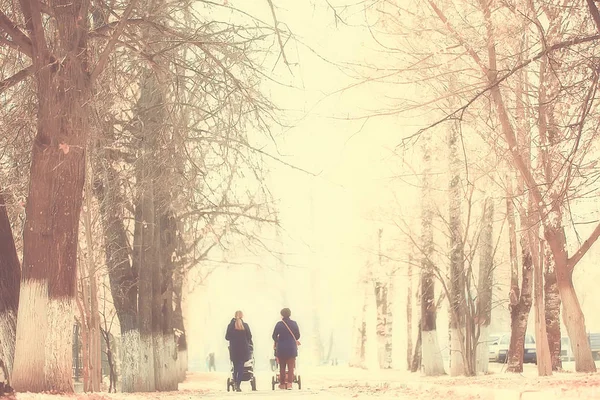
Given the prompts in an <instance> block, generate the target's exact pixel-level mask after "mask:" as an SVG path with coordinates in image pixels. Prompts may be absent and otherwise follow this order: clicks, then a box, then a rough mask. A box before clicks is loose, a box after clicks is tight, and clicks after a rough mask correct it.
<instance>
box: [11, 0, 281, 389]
mask: <svg viewBox="0 0 600 400" xmlns="http://www.w3.org/2000/svg"><path fill="white" fill-rule="evenodd" d="M267 6H268V4H267ZM277 32H278V31H277V29H274V28H272V27H271V26H270V25H269V24H267V23H264V22H262V21H260V20H258V19H256V18H254V17H252V16H250V15H249V14H247V13H244V12H242V11H240V10H236V9H234V8H232V7H230V6H228V5H227V4H209V3H207V2H186V3H181V4H180V3H168V2H162V1H148V2H145V1H131V2H123V3H119V2H116V3H115V2H110V3H106V2H102V1H92V2H86V1H68V2H67V1H62V0H57V1H54V0H51V1H49V2H47V3H40V2H37V1H28V0H23V1H21V2H19V3H11V2H4V3H0V53H1V55H0V58H1V59H2V68H1V70H2V75H1V78H0V95H1V96H2V103H1V108H2V110H1V111H0V112H1V114H0V115H2V117H1V118H2V119H3V124H2V128H0V129H1V130H2V134H1V136H2V138H3V139H2V142H3V143H2V144H3V155H2V162H3V163H4V164H5V165H10V166H15V167H16V166H18V168H16V170H13V169H11V170H8V169H7V170H6V172H5V173H4V174H3V175H4V176H3V179H2V185H3V188H2V189H3V196H4V197H3V199H2V204H1V207H0V209H1V211H2V212H1V213H0V224H1V227H0V231H1V232H2V234H1V235H2V237H1V238H0V243H1V244H0V246H2V249H4V250H5V251H3V252H2V258H1V265H0V296H1V297H0V341H1V343H2V346H0V366H1V367H2V371H3V373H4V374H3V375H4V378H5V379H6V380H7V382H10V384H11V385H12V386H13V388H14V389H15V390H17V391H31V392H40V391H46V390H57V391H64V392H69V391H72V390H73V383H72V359H71V354H72V353H71V340H70V337H71V332H72V330H73V323H74V319H73V318H74V314H75V310H76V309H75V306H76V305H77V309H78V310H79V313H77V314H78V317H77V319H78V320H79V323H80V325H81V326H82V327H83V331H84V334H83V339H84V340H83V347H84V365H85V366H86V367H85V369H84V371H85V372H84V379H85V381H86V382H85V388H86V390H94V391H97V390H100V389H101V386H100V384H101V377H100V372H99V371H100V358H101V357H100V356H99V351H100V345H99V341H100V340H106V341H107V344H108V348H109V349H110V343H109V336H110V335H109V333H110V332H109V330H110V324H108V323H106V324H104V326H101V320H102V318H101V314H102V313H103V312H106V309H104V310H101V307H100V306H99V302H102V303H103V304H106V303H107V302H108V303H109V304H112V307H114V314H115V315H116V317H117V320H118V326H119V328H120V335H121V342H120V346H119V353H120V354H121V360H120V371H119V372H120V376H119V381H120V387H121V389H122V391H128V392H130V391H154V390H173V389H176V388H177V383H178V382H180V381H181V380H182V378H183V377H185V369H186V368H187V352H186V338H185V327H184V324H183V311H182V300H183V296H184V289H183V288H184V286H185V284H184V282H185V277H186V274H187V272H188V271H189V270H190V268H195V267H197V266H198V265H199V264H200V263H201V262H202V260H205V259H206V258H207V257H208V256H209V254H210V252H211V251H212V250H213V249H216V248H218V247H221V248H222V249H226V248H227V244H228V243H229V242H231V241H236V240H238V241H239V240H241V238H244V240H245V241H247V242H249V243H250V244H252V242H253V240H254V239H253V238H254V230H255V228H256V227H257V226H259V225H260V224H265V223H268V224H270V223H276V220H275V218H273V217H272V216H271V206H270V202H271V198H270V195H269V193H268V190H266V188H265V187H264V184H263V177H264V171H263V167H262V152H261V151H260V150H258V149H257V148H256V147H254V146H253V145H252V144H251V143H252V141H256V140H262V138H261V137H259V136H256V135H255V137H254V138H253V139H250V136H251V134H250V133H249V132H268V129H269V124H271V123H272V122H273V121H275V119H274V114H273V108H274V107H273V106H272V105H271V104H270V103H269V101H268V100H266V99H265V98H264V97H263V96H262V95H261V93H260V90H259V88H258V85H259V84H260V81H261V78H262V75H263V73H262V67H261V66H258V65H257V64H255V55H258V54H264V53H265V52H266V54H267V55H268V54H270V53H269V51H268V48H269V46H270V45H271V44H272V41H273V40H277V39H276V33H277ZM275 43H276V42H275ZM267 138H268V135H267ZM28 146H30V148H32V151H31V152H28V150H27V147H28ZM27 166H30V173H29V175H27V174H25V173H23V169H26V168H27ZM9 171H10V172H9ZM13 182H17V184H13ZM27 187H28V189H26V190H27V192H25V188H27ZM4 198H6V202H4ZM23 208H24V209H23ZM82 209H83V213H82V212H81V210H82ZM23 216H24V217H25V220H24V221H22V219H20V218H22V217H23ZM81 222H83V223H81ZM11 228H14V229H16V230H17V231H18V230H20V229H22V232H23V237H22V241H21V238H20V237H19V235H18V234H16V233H17V232H14V233H15V234H14V235H13V232H12V231H11ZM18 255H22V263H21V264H20V263H19V257H18ZM105 277H106V278H107V279H104V278H105ZM106 281H107V284H108V286H109V287H110V293H108V294H106V295H104V294H103V293H102V292H101V291H99V290H98V288H99V287H102V285H103V284H104V282H106ZM108 313H110V312H108ZM104 317H105V318H104V320H105V322H106V319H107V318H106V317H107V315H106V314H105V315H104ZM101 335H102V337H103V338H104V339H102V337H101ZM109 357H110V355H109ZM115 378H116V377H115V376H111V380H114V379H115Z"/></svg>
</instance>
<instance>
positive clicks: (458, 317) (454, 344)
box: [448, 124, 466, 376]
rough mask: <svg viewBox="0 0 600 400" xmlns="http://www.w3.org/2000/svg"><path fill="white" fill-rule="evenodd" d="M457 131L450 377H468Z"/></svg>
mask: <svg viewBox="0 0 600 400" xmlns="http://www.w3.org/2000/svg"><path fill="white" fill-rule="evenodd" d="M458 143H459V137H458V129H457V127H456V126H455V125H454V124H452V126H451V127H450V128H449V130H448V149H449V157H448V160H449V171H450V183H449V193H448V194H449V201H448V207H449V209H448V216H449V219H448V225H449V230H450V274H449V279H450V282H449V285H448V286H450V307H449V312H450V375H451V376H457V375H463V374H464V373H465V364H464V362H463V357H464V356H465V354H464V352H465V343H464V338H465V336H464V335H465V331H464V329H465V327H466V325H465V322H466V321H465V318H466V315H465V311H466V310H465V307H466V303H465V271H464V267H465V266H464V244H463V238H462V232H461V223H462V213H461V198H462V186H461V176H460V175H461V174H460V170H461V161H460V158H459V157H458Z"/></svg>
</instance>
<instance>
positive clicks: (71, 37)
mask: <svg viewBox="0 0 600 400" xmlns="http://www.w3.org/2000/svg"><path fill="white" fill-rule="evenodd" d="M48 5H49V6H50V7H51V8H52V9H54V10H57V13H56V16H55V19H56V22H57V25H58V29H56V30H55V31H54V35H53V36H52V38H53V39H54V38H55V39H56V40H55V43H51V44H50V45H47V44H46V40H45V38H44V31H43V27H42V26H41V22H39V19H40V15H39V11H38V14H37V15H34V16H33V17H32V18H37V22H36V21H32V20H28V21H27V27H28V28H29V29H30V32H31V35H32V38H31V39H32V40H31V42H32V47H33V55H34V58H33V59H34V68H35V70H36V73H35V75H34V76H35V80H36V87H37V100H38V104H37V106H38V107H37V117H38V120H37V126H38V128H37V134H36V136H35V139H34V141H33V149H32V157H31V167H30V180H29V194H28V197H27V205H26V215H27V217H26V221H25V227H24V231H23V232H24V233H23V265H24V266H26V267H25V268H23V271H22V275H21V287H20V296H19V299H20V304H19V314H18V318H17V339H16V349H15V362H14V370H13V387H14V389H15V390H16V391H20V392H27V391H29V392H42V391H47V390H54V391H58V392H73V382H72V373H73V370H72V364H73V359H72V351H71V345H72V336H73V335H72V333H73V316H74V309H73V305H74V303H75V296H76V294H77V289H76V275H77V268H76V266H77V243H78V233H79V214H80V210H81V203H82V193H83V183H84V177H85V169H84V166H85V145H86V138H87V135H88V115H89V104H90V102H89V98H90V96H89V95H90V90H89V68H88V64H87V32H88V20H87V18H85V17H84V18H82V16H87V15H88V10H87V7H88V3H87V2H84V1H81V0H69V1H66V0H51V1H50V2H49V4H48ZM32 14H35V12H33V13H32ZM49 48H51V49H52V51H54V52H55V54H56V55H57V56H56V57H55V58H56V60H60V61H55V62H54V63H52V58H51V56H50V51H49Z"/></svg>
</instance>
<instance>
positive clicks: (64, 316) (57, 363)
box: [45, 298, 75, 392]
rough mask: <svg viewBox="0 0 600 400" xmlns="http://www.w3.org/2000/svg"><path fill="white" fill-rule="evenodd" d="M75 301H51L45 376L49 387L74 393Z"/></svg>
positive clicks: (67, 299) (49, 305)
mask: <svg viewBox="0 0 600 400" xmlns="http://www.w3.org/2000/svg"><path fill="white" fill-rule="evenodd" d="M73 306H74V305H73V300H72V299H69V298H64V299H50V301H49V304H48V337H47V339H46V364H45V375H46V380H47V383H48V387H50V388H52V389H53V390H56V391H58V392H73V390H74V388H73V378H72V376H73V322H74V310H75V309H74V307H73Z"/></svg>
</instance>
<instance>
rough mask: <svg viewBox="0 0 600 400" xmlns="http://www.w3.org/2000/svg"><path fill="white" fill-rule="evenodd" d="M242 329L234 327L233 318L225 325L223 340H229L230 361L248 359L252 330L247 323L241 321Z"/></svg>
mask: <svg viewBox="0 0 600 400" xmlns="http://www.w3.org/2000/svg"><path fill="white" fill-rule="evenodd" d="M243 324H244V330H243V331H239V330H237V329H235V318H232V319H231V322H230V323H229V325H227V333H226V334H225V340H229V358H230V359H231V361H233V362H236V361H244V362H245V361H248V360H249V359H250V344H251V343H252V332H250V327H249V326H248V324H247V323H245V322H243Z"/></svg>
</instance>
